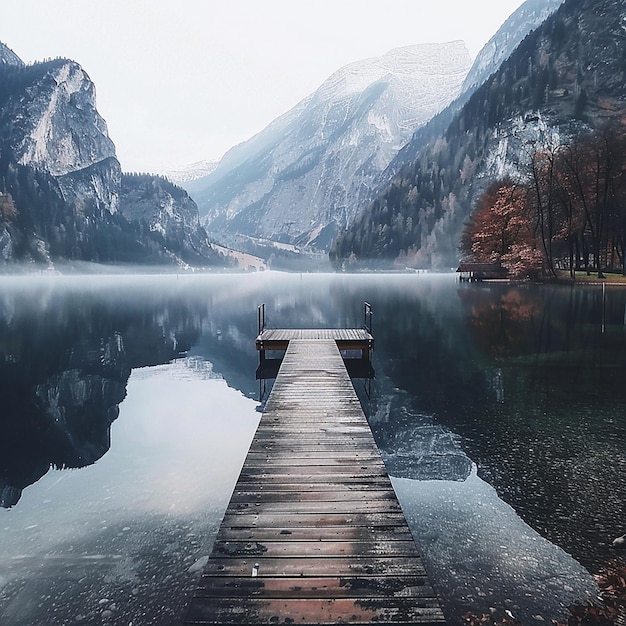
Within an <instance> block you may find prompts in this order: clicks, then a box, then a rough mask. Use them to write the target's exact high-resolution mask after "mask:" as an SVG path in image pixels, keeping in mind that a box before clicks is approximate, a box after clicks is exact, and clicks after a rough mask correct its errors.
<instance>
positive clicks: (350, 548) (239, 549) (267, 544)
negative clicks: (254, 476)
mask: <svg viewBox="0 0 626 626" xmlns="http://www.w3.org/2000/svg"><path fill="white" fill-rule="evenodd" d="M213 556H214V557H246V556H262V557H263V558H266V559H267V558H280V557H289V558H294V559H308V558H311V557H316V556H325V557H341V556H350V557H369V556H376V557H382V556H384V557H405V558H415V559H418V558H419V556H418V553H417V550H416V549H415V544H414V543H413V540H412V539H410V540H408V541H381V540H378V541H375V542H372V541H371V537H370V538H368V539H367V540H366V541H259V540H256V541H252V540H251V541H216V542H215V545H214V546H213Z"/></svg>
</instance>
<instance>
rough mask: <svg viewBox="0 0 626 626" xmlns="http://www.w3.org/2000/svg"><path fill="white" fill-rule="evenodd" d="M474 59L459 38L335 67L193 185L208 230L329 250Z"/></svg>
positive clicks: (451, 93)
mask: <svg viewBox="0 0 626 626" xmlns="http://www.w3.org/2000/svg"><path fill="white" fill-rule="evenodd" d="M470 63H471V59H470V55H469V53H468V51H467V49H466V47H465V44H464V43H463V42H460V41H455V42H450V43H443V44H428V45H417V46H410V47H406V48H399V49H396V50H392V51H391V52H389V53H387V54H386V55H384V56H382V57H378V58H371V59H366V60H364V61H359V62H356V63H353V64H350V65H348V66H346V67H343V68H342V69H340V70H339V71H337V72H335V73H334V74H333V75H332V76H331V77H330V78H328V80H326V81H325V82H324V83H323V84H322V85H321V86H320V88H319V89H318V90H317V91H316V92H315V93H313V94H311V95H310V96H309V97H307V98H306V99H304V100H303V101H302V102H300V103H299V104H298V105H297V106H296V107H294V108H293V109H292V110H291V111H289V112H288V113H286V114H284V115H283V116H281V117H279V118H278V119H276V120H275V121H274V122H273V123H272V124H270V125H269V126H268V127H267V128H266V129H265V130H263V131H262V132H260V133H259V134H258V135H256V136H255V137H253V138H252V139H250V140H249V141H247V142H245V143H243V144H240V145H239V146H236V147H235V148H233V149H232V150H230V151H229V152H228V153H227V154H226V155H225V156H224V158H223V159H222V160H221V161H220V163H219V165H218V166H217V168H216V169H215V171H214V172H212V173H211V174H210V175H209V176H208V177H206V178H205V179H202V180H201V181H197V182H196V183H194V198H195V199H196V201H197V203H198V206H199V210H200V214H201V215H202V216H203V218H204V220H205V223H206V225H207V227H208V229H209V230H210V231H211V232H212V234H213V235H214V236H215V237H217V238H219V237H220V235H223V236H226V237H228V236H232V235H244V236H248V237H252V238H263V239H270V240H274V241H282V242H286V243H291V244H296V245H298V246H301V247H303V248H317V249H325V248H326V247H327V246H328V245H329V244H330V241H331V239H332V237H333V236H334V234H335V233H336V232H337V231H338V230H339V229H341V228H343V227H345V226H346V225H347V224H349V223H350V222H351V220H352V219H353V218H354V216H355V215H356V214H357V213H358V211H359V210H360V209H361V208H362V202H363V201H364V198H366V197H368V196H369V194H370V193H371V190H372V188H375V187H376V185H377V183H378V177H379V176H380V174H381V172H382V171H383V170H384V169H385V168H386V167H387V165H388V164H389V162H390V161H391V159H392V158H393V157H394V156H395V155H396V154H397V152H398V150H400V148H401V147H402V146H403V145H404V144H405V143H406V142H407V141H408V140H409V139H410V137H411V136H412V134H413V133H414V131H415V130H416V129H417V128H419V127H420V126H422V125H423V124H425V123H426V122H427V121H428V120H430V119H431V118H432V116H433V115H434V114H436V113H437V112H438V111H440V110H442V109H443V108H444V107H446V106H447V105H448V104H449V103H450V102H451V101H452V100H453V99H454V98H455V97H456V96H457V95H458V94H459V92H460V89H461V85H462V83H463V80H464V79H465V76H466V74H467V71H468V70H469V67H470Z"/></svg>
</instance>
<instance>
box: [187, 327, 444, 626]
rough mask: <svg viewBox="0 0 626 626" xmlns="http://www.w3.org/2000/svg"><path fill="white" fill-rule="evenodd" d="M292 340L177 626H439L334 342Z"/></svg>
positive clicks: (435, 604) (417, 559) (429, 591)
mask: <svg viewBox="0 0 626 626" xmlns="http://www.w3.org/2000/svg"><path fill="white" fill-rule="evenodd" d="M290 332H291V333H292V334H291V335H290V336H289V337H288V338H287V339H286V341H287V346H286V353H285V356H284V358H283V359H282V363H281V365H280V370H279V372H278V376H277V379H276V382H275V384H274V386H273V388H272V391H271V393H270V396H269V398H268V400H267V403H266V405H265V410H264V412H263V416H262V418H261V422H260V424H259V428H258V430H257V432H256V435H255V437H254V440H253V442H252V445H251V447H250V450H249V453H248V456H247V458H246V461H245V463H244V466H243V469H242V471H241V474H240V476H239V480H238V482H237V485H236V487H235V490H234V492H233V495H232V498H231V501H230V504H229V505H228V508H227V510H226V513H225V516H224V519H223V521H222V524H221V527H220V530H219V533H218V536H217V538H216V541H215V544H214V546H213V551H212V553H211V555H210V558H209V561H208V564H207V566H206V568H205V570H204V573H203V575H202V577H201V579H200V581H199V584H198V587H197V589H196V591H195V593H194V596H193V598H192V601H191V603H190V605H189V608H188V612H187V617H186V621H185V624H187V625H191V624H287V623H289V624H300V625H319V624H340V623H341V624H345V623H350V624H380V623H385V624H442V623H444V617H443V614H442V611H441V608H440V606H439V602H438V599H437V597H436V595H435V593H434V592H433V590H432V588H431V586H430V584H429V582H428V580H427V577H426V573H425V571H424V568H423V566H422V563H421V561H420V557H419V554H418V552H417V549H416V547H415V544H414V542H413V538H412V536H411V532H410V530H409V527H408V525H407V522H406V519H405V517H404V515H403V513H402V510H401V508H400V505H399V503H398V500H397V498H396V495H395V492H394V490H393V487H392V485H391V481H390V479H389V476H388V474H387V472H386V470H385V466H384V464H383V461H382V459H381V457H380V454H379V452H378V449H377V447H376V444H375V442H374V439H373V436H372V432H371V430H370V428H369V425H368V423H367V420H366V418H365V415H364V413H363V410H362V408H361V405H360V402H359V399H358V397H357V395H356V393H355V391H354V387H353V386H352V382H351V380H350V378H349V376H348V373H347V370H346V368H345V365H344V360H343V358H342V356H341V353H340V351H339V348H338V342H339V341H341V339H338V338H337V336H336V334H333V333H332V332H330V333H329V336H327V337H319V338H318V337H317V336H314V337H311V334H310V333H309V332H308V331H307V332H304V333H302V334H300V335H299V336H297V337H296V336H295V335H297V334H298V332H299V331H290ZM287 334H289V333H287ZM322 334H323V333H322ZM368 334H369V333H368ZM260 335H261V333H260ZM262 341H269V340H268V339H263V340H262ZM277 341H278V339H277ZM280 341H283V339H280ZM265 345H267V344H265ZM257 347H258V348H259V349H261V346H260V344H259V339H258V340H257Z"/></svg>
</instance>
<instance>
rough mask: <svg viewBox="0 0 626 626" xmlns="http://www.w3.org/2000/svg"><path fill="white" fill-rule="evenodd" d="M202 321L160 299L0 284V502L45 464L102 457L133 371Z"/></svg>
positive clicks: (188, 337)
mask: <svg viewBox="0 0 626 626" xmlns="http://www.w3.org/2000/svg"><path fill="white" fill-rule="evenodd" d="M33 296H34V297H33ZM200 323H201V320H200V319H199V318H198V317H197V316H194V315H193V314H192V311H190V310H189V309H188V308H187V307H186V306H181V304H180V303H179V302H176V301H168V300H167V299H166V298H164V299H162V300H161V301H160V302H158V303H155V302H153V303H151V306H146V303H145V302H142V303H136V302H135V303H129V302H127V303H126V304H125V305H124V303H123V302H120V301H118V300H117V299H116V300H114V301H111V300H103V299H92V298H88V297H85V295H84V294H83V293H80V292H79V291H70V292H69V293H68V292H65V291H63V292H59V291H54V290H50V289H49V287H48V289H44V290H42V291H39V292H35V293H33V292H32V291H28V292H25V291H22V290H18V291H17V292H14V293H10V292H9V291H8V290H5V291H4V292H3V293H2V296H0V380H1V381H2V383H1V389H2V400H3V410H2V418H1V419H0V505H1V506H3V507H10V506H13V505H15V504H16V503H17V502H18V500H19V498H20V496H21V494H22V490H23V489H24V488H25V487H26V486H27V485H30V484H32V483H33V482H35V481H36V480H38V479H39V478H41V477H42V476H43V475H44V474H45V473H46V472H47V471H48V469H49V468H50V467H55V468H78V467H84V466H86V465H90V464H92V463H94V462H95V461H96V460H98V459H99V458H101V457H102V455H103V454H104V453H105V452H107V450H108V449H109V447H110V427H111V424H112V422H113V421H114V420H115V419H116V418H117V416H118V412H119V404H120V402H122V400H123V399H124V397H125V396H126V384H127V382H128V377H129V376H130V372H131V369H132V368H137V367H143V366H146V365H155V364H159V363H166V362H169V361H170V360H172V359H174V358H176V357H178V356H181V355H182V354H183V353H185V352H186V351H187V350H189V348H190V347H191V345H192V344H193V343H194V342H196V341H197V338H198V336H199V334H200Z"/></svg>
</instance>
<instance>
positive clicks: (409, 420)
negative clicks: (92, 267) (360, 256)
mask: <svg viewBox="0 0 626 626" xmlns="http://www.w3.org/2000/svg"><path fill="white" fill-rule="evenodd" d="M1 280H2V282H3V284H2V290H1V291H0V368H2V371H1V372H0V374H1V376H0V386H1V392H2V398H3V411H2V414H1V416H0V488H1V490H2V502H3V506H5V507H10V508H9V509H7V510H5V511H0V517H2V519H0V525H1V526H2V528H3V529H4V530H3V533H2V534H1V535H0V550H1V551H2V552H1V554H0V556H3V557H4V556H7V558H0V621H1V622H2V623H7V624H9V625H11V626H13V625H19V626H21V624H29V623H37V622H38V621H39V623H55V624H56V623H59V624H60V623H72V620H75V618H76V616H77V615H78V616H81V617H82V618H85V619H94V620H95V619H100V617H101V615H102V613H103V612H104V611H108V614H107V619H109V620H113V621H112V622H111V623H115V618H116V616H121V615H122V614H123V615H124V616H125V617H128V616H129V615H133V616H136V617H137V619H143V620H144V622H146V623H147V622H148V621H149V622H150V623H154V624H161V623H162V624H169V623H172V622H173V621H175V619H178V618H180V616H181V611H182V610H183V608H184V604H185V598H186V596H185V594H188V593H189V591H190V589H191V588H192V587H193V577H194V576H197V573H198V571H199V570H200V569H201V563H202V562H203V559H206V556H207V555H208V553H209V552H210V547H211V543H212V541H213V538H214V536H215V532H216V530H217V526H218V525H219V521H220V520H221V516H222V515H223V511H224V508H225V506H226V504H227V502H228V499H229V497H230V493H231V490H232V487H233V486H234V482H235V480H236V477H237V475H238V471H239V469H240V467H241V463H242V461H243V458H244V457H245V453H246V451H247V446H248V444H249V441H250V438H251V436H252V433H253V431H254V428H255V426H256V423H257V421H258V413H257V412H256V411H255V409H256V408H257V403H256V402H255V401H253V400H251V399H250V398H252V397H256V393H257V383H256V381H255V369H256V366H257V354H256V352H255V348H254V338H255V336H256V331H257V327H256V307H257V305H258V304H260V303H262V302H265V303H266V307H267V308H266V310H267V317H268V319H267V321H268V325H269V326H273V327H312V328H315V327H350V326H358V325H360V323H361V319H362V317H361V316H362V303H363V301H364V300H367V301H368V302H370V303H371V304H372V305H373V308H374V335H375V338H376V350H375V353H374V359H375V361H374V366H375V369H376V375H377V378H376V380H375V381H374V390H373V395H372V400H371V401H370V402H368V401H366V400H365V399H364V398H363V402H364V404H365V408H366V412H367V414H368V418H369V420H370V423H371V425H372V430H373V432H374V436H375V438H376V441H377V443H378V445H379V448H380V450H381V453H382V455H383V457H384V459H385V462H386V464H387V467H388V469H389V472H390V474H392V476H393V481H394V486H395V487H396V489H397V492H398V495H399V498H400V501H401V504H402V506H403V508H404V510H405V512H406V514H407V517H408V518H409V522H410V524H411V528H412V531H413V533H414V536H415V538H416V540H417V542H418V543H419V544H420V549H421V550H422V552H423V554H424V559H425V562H426V565H427V567H428V572H429V575H430V576H431V579H432V580H433V583H434V584H435V586H436V587H437V589H438V591H439V592H440V594H441V596H442V598H443V600H444V604H445V606H446V610H447V616H448V618H449V620H450V621H451V622H452V623H454V622H457V623H458V621H459V620H460V615H461V614H462V612H463V611H465V610H467V609H468V608H471V609H472V610H474V611H475V612H479V611H488V610H489V608H490V607H491V606H499V607H506V608H509V609H510V610H511V611H513V613H514V614H517V615H520V616H523V617H525V618H528V619H529V620H530V619H534V618H533V616H535V617H536V616H538V615H541V616H542V617H543V619H545V620H550V619H551V618H553V617H558V616H559V615H556V614H555V613H556V612H558V611H560V616H561V617H563V616H564V615H565V616H566V614H567V611H566V606H567V604H568V603H569V602H573V601H575V600H577V601H584V600H585V599H586V597H587V594H588V593H590V592H591V593H593V592H594V591H595V586H594V583H593V580H592V578H591V576H590V575H589V574H588V572H587V571H586V570H585V569H584V568H583V567H581V565H580V563H582V565H583V566H585V567H587V568H589V569H591V570H592V571H594V570H595V569H596V568H597V567H598V566H599V565H600V564H601V563H602V562H603V561H604V560H605V559H607V558H609V557H612V556H614V552H613V548H612V546H611V540H612V539H613V538H614V537H616V536H618V535H621V534H623V533H624V532H625V531H626V528H624V527H623V519H624V513H625V511H624V504H623V503H624V502H625V501H626V444H624V441H626V438H625V437H624V434H625V431H626V417H625V416H624V412H623V407H624V405H625V403H626V402H625V401H626V386H624V385H623V379H624V373H625V370H626V356H625V355H626V350H625V349H624V348H625V347H626V346H625V337H626V333H625V332H624V313H625V309H626V298H625V294H624V292H622V291H615V290H611V289H609V288H607V289H606V290H605V293H604V295H603V293H602V290H600V289H599V288H594V287H586V288H582V289H569V288H567V287H547V286H532V285H525V286H515V285H502V284H500V285H467V284H463V285H462V284H459V283H458V282H456V280H455V277H454V276H430V275H423V274H421V275H355V276H343V275H303V276H298V275H282V274H277V273H274V272H267V273H263V274H257V275H223V276H220V275H209V276H199V275H198V276H182V275H181V276H180V277H176V276H145V277H131V276H126V277H122V276H116V277H101V276H100V277H88V278H80V277H75V278H68V277H49V278H46V279H44V278H39V279H35V278H29V277H21V278H20V279H1ZM220 378H221V379H222V380H219V379H220ZM226 383H228V385H229V387H227V386H226ZM356 387H357V389H360V384H359V383H358V381H357V384H356ZM127 394H128V395H127ZM361 395H363V394H361ZM118 413H119V417H117V416H118ZM116 418H117V419H116ZM111 433H112V434H111ZM111 438H113V444H112V445H111ZM110 445H111V447H110V449H109V446H110ZM107 450H108V452H107ZM94 461H97V462H96V463H95V464H94V465H91V466H90V467H86V468H85V469H84V470H80V473H78V472H76V473H68V472H67V471H60V472H54V471H53V472H49V471H48V470H49V468H50V467H53V468H55V467H58V468H64V467H65V468H71V467H82V466H87V465H88V464H90V463H94ZM46 472H47V474H46ZM44 474H46V475H45V476H44V477H43V478H42V479H41V480H39V481H38V482H35V481H37V480H38V479H39V478H40V477H41V476H43V475H44ZM28 485H31V486H30V487H27V486H28ZM79 485H80V487H79ZM22 491H23V495H22V499H21V500H20V494H21V493H22ZM60 503H63V505H60ZM26 529H28V530H26ZM80 555H82V556H80ZM570 555H572V556H570ZM572 557H573V558H572ZM45 559H53V560H54V563H55V566H54V570H55V572H56V574H55V575H56V576H57V577H58V572H59V571H60V570H61V569H63V568H61V567H60V566H61V565H63V567H65V568H66V569H64V570H63V571H66V572H75V574H76V577H73V574H72V575H71V576H70V574H67V576H66V577H65V578H64V577H61V579H62V581H61V582H63V581H64V582H66V583H67V585H65V586H64V587H63V602H58V601H57V602H55V601H54V597H55V596H54V593H53V590H54V589H57V586H58V585H60V584H61V583H60V582H54V581H53V578H54V576H53V573H52V571H51V572H49V573H46V572H47V570H46V572H44V571H43V570H41V568H40V566H41V563H42V562H44V561H43V560H45ZM45 562H46V563H52V561H51V560H46V561H45ZM90 564H91V565H90ZM90 568H91V569H90ZM42 572H43V573H42ZM89 572H91V574H90V573H89ZM48 574H49V575H48ZM68 576H69V578H67V577H68ZM157 579H158V580H163V581H164V582H163V584H162V585H161V586H158V585H157V586H156V587H155V586H154V585H155V583H154V582H153V581H154V580H157ZM26 581H29V582H28V583H27V582H26ZM151 581H152V582H151ZM166 589H169V590H174V591H175V593H174V592H172V591H170V592H168V591H166ZM174 595H176V597H175V598H174ZM36 598H48V600H37V601H36V602H35V601H34V599H36ZM103 599H106V600H107V602H104V603H103V604H102V605H100V601H101V600H103ZM39 604H41V607H40V608H37V607H38V606H39ZM26 605H28V606H29V607H30V610H31V612H30V613H24V616H23V617H19V615H20V613H19V610H18V608H19V607H23V606H26ZM53 605H54V606H53ZM61 605H63V608H61ZM112 605H114V606H116V608H115V609H112V608H111V606H112ZM84 607H86V608H84ZM59 612H64V613H63V615H61V614H60V613H59ZM99 616H100V617H99ZM53 618H54V619H53ZM28 620H30V621H28ZM64 620H65V621H64ZM83 621H84V620H83ZM138 623H139V622H138Z"/></svg>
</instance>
